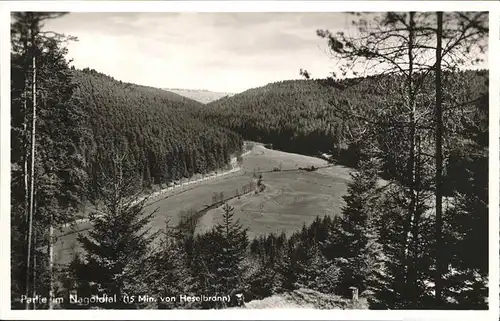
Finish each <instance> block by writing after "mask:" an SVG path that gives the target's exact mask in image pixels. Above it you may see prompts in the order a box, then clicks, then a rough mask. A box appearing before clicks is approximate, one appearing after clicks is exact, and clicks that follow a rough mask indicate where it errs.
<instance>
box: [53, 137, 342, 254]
mask: <svg viewBox="0 0 500 321" xmlns="http://www.w3.org/2000/svg"><path fill="white" fill-rule="evenodd" d="M325 165H328V164H327V162H326V161H325V160H322V159H319V158H314V157H308V156H303V155H297V154H292V153H285V152H280V151H275V150H270V149H266V148H264V147H263V146H261V145H259V144H255V145H254V147H253V150H252V152H251V153H250V154H249V155H246V156H245V157H244V161H243V164H242V170H241V171H239V172H236V173H232V174H229V175H227V176H222V177H220V178H216V179H213V180H208V181H204V182H200V183H198V184H193V185H189V186H186V187H185V188H180V189H178V190H176V191H175V192H172V193H169V194H166V195H162V196H161V197H158V198H156V199H154V200H152V201H151V202H150V203H149V204H148V206H147V207H146V209H145V211H146V213H150V212H151V211H154V210H155V209H157V213H156V214H155V216H154V218H153V220H152V222H151V226H152V228H153V230H157V229H163V228H165V221H166V220H169V221H170V225H171V226H174V225H176V224H177V223H178V222H179V213H180V212H181V211H183V210H190V209H194V210H200V209H201V208H203V207H205V206H207V205H210V204H212V196H213V194H214V193H218V194H220V193H221V192H222V193H223V194H224V198H225V199H226V198H229V197H233V196H235V195H236V193H237V190H238V191H239V192H240V193H241V192H242V187H243V186H244V185H246V184H248V183H249V182H250V181H252V179H253V173H254V171H259V172H264V173H263V174H262V175H263V183H264V184H265V185H266V189H265V190H264V191H263V192H262V193H260V194H258V195H254V194H248V195H245V196H242V197H241V198H240V199H236V198H235V199H234V200H231V201H230V202H229V203H230V205H232V206H234V207H235V216H236V218H238V219H240V221H241V223H242V224H243V225H244V226H245V227H248V228H249V234H250V237H254V236H256V235H259V234H262V233H268V232H280V231H285V232H287V233H289V232H293V231H295V230H297V229H299V228H300V227H302V225H303V224H304V223H306V224H308V223H310V222H311V221H312V220H314V218H315V217H316V216H318V215H319V216H323V215H325V214H327V215H337V214H339V213H340V210H341V206H342V204H343V201H342V196H343V195H344V194H345V192H346V184H347V182H348V181H349V179H350V177H349V172H350V169H348V168H345V167H342V166H332V167H330V168H322V169H319V170H317V171H314V172H305V171H300V170H298V168H299V167H310V166H315V167H320V166H325ZM279 167H281V169H282V171H276V172H272V170H273V169H274V168H279ZM221 216H222V210H221V209H220V208H219V209H215V210H211V211H209V212H208V213H207V214H205V215H204V216H203V217H202V218H201V219H200V221H199V224H198V227H197V230H196V233H202V232H204V231H206V230H208V229H210V228H211V227H212V226H213V225H214V224H216V223H217V222H219V221H220V219H221ZM88 228H90V224H89V223H83V224H79V225H78V226H77V227H74V228H71V227H68V228H66V229H64V230H63V231H62V232H61V233H60V237H58V242H57V244H56V246H55V248H54V253H55V260H56V262H58V263H62V264H64V263H67V262H68V261H69V260H70V259H71V256H72V254H73V253H74V252H75V251H77V250H78V246H77V243H78V242H77V240H76V237H77V233H75V231H81V232H82V233H84V232H85V230H86V229H88ZM64 234H68V235H65V236H62V235H64Z"/></svg>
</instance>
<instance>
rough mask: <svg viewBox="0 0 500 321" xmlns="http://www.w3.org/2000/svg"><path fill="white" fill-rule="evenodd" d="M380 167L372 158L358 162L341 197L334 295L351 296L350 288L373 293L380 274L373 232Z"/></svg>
mask: <svg viewBox="0 0 500 321" xmlns="http://www.w3.org/2000/svg"><path fill="white" fill-rule="evenodd" d="M379 169H380V164H379V163H378V161H376V160H374V159H372V160H369V161H362V162H361V163H360V166H359V170H358V172H356V173H354V174H352V179H353V180H352V182H351V183H350V184H349V186H348V189H347V192H348V194H347V195H346V196H344V200H345V202H346V205H345V206H344V207H343V209H342V218H341V219H340V228H339V231H338V234H337V235H338V242H339V245H338V246H339V248H340V250H341V251H342V252H341V253H339V257H338V258H337V261H338V262H339V265H340V269H341V278H340V279H341V281H340V284H339V286H338V287H337V291H338V293H341V294H343V295H346V296H350V295H351V291H350V290H349V288H350V287H356V288H358V290H359V292H360V293H361V294H363V292H364V291H367V290H368V291H371V290H373V289H372V287H373V286H374V282H375V279H376V275H377V273H380V269H381V268H382V266H381V260H382V258H381V256H382V251H381V248H380V246H379V244H378V243H377V242H378V237H377V231H376V228H375V226H374V224H373V220H374V218H376V217H377V216H378V214H379V212H380V209H379V208H378V204H377V199H378V197H379V192H378V190H377V180H378V173H379Z"/></svg>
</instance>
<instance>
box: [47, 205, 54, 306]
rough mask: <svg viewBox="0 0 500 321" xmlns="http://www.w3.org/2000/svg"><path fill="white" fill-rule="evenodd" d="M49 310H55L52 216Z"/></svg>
mask: <svg viewBox="0 0 500 321" xmlns="http://www.w3.org/2000/svg"><path fill="white" fill-rule="evenodd" d="M49 224H50V225H49V245H48V247H49V248H48V253H49V310H52V309H54V304H53V301H54V300H53V299H54V225H53V222H52V215H51V216H50V223H49Z"/></svg>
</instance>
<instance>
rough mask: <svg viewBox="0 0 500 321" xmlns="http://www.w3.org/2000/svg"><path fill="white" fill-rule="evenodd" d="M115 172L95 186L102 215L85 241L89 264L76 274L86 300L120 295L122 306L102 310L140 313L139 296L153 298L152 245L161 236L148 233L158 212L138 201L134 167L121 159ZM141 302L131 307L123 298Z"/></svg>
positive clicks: (115, 163) (97, 216) (93, 219)
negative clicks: (115, 309)
mask: <svg viewBox="0 0 500 321" xmlns="http://www.w3.org/2000/svg"><path fill="white" fill-rule="evenodd" d="M112 164H113V167H112V170H111V171H109V172H107V173H106V172H104V171H103V172H102V173H101V175H102V176H101V179H99V180H96V181H94V182H93V185H92V186H91V188H90V189H91V191H92V193H91V196H92V198H91V199H93V200H95V201H94V202H95V206H96V208H97V210H96V211H95V212H94V213H92V215H91V217H90V220H91V223H92V229H91V231H90V232H89V233H88V235H80V236H79V238H78V239H79V241H80V243H81V245H82V247H83V250H84V255H83V262H82V263H81V264H80V265H79V266H78V264H76V266H77V268H76V269H75V271H74V273H75V274H76V278H77V280H78V283H79V286H78V290H80V291H84V290H85V288H86V291H87V293H85V292H83V293H82V294H81V295H88V296H90V295H93V294H99V293H101V292H103V293H106V294H108V295H116V296H117V298H118V302H116V303H114V304H107V305H106V304H104V305H101V307H102V308H129V309H130V308H134V307H135V308H137V307H139V306H140V305H139V304H138V302H137V296H138V295H143V294H150V290H149V286H148V284H147V281H148V279H149V278H150V276H149V275H148V273H149V272H148V271H150V269H149V266H148V263H150V260H149V258H150V255H151V244H152V242H153V241H154V239H155V237H156V234H157V233H151V232H150V230H149V229H148V228H147V225H148V224H149V222H150V220H151V218H152V216H153V215H154V214H155V211H153V212H152V213H150V214H148V215H144V214H143V208H144V205H145V202H146V199H143V200H140V201H137V197H136V195H135V194H134V191H135V190H136V189H137V183H138V182H140V180H137V177H136V175H134V171H133V166H132V165H131V164H130V163H129V162H128V161H127V159H126V158H125V156H118V155H117V156H115V159H114V160H113V161H112ZM126 295H128V296H133V295H135V296H136V301H135V302H134V303H132V304H126V303H124V302H123V301H122V297H123V296H126Z"/></svg>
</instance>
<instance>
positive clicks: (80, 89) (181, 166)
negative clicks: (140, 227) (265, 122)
mask: <svg viewBox="0 0 500 321" xmlns="http://www.w3.org/2000/svg"><path fill="white" fill-rule="evenodd" d="M74 73H75V76H74V77H75V78H74V79H75V82H76V84H77V87H76V90H75V93H74V97H75V101H78V104H81V106H82V107H81V108H82V110H83V112H84V113H85V115H86V116H87V117H86V120H87V124H86V125H85V127H86V128H90V129H91V137H89V138H88V142H86V145H85V148H84V149H83V152H84V157H85V159H86V160H89V161H88V163H89V164H88V165H89V173H91V172H92V171H99V166H106V165H105V164H103V163H102V160H101V159H100V158H97V157H104V159H107V158H109V155H110V152H115V151H114V147H116V148H121V147H122V146H126V147H124V150H125V151H126V152H127V153H129V154H130V158H131V160H132V161H133V162H134V164H135V167H136V170H137V172H138V173H140V174H142V177H143V181H144V185H145V186H150V185H151V184H160V185H161V184H167V183H169V182H172V181H174V180H178V179H180V178H184V177H186V178H188V177H191V176H193V175H194V174H197V173H200V174H205V173H207V172H210V171H214V170H217V169H220V168H223V167H224V166H226V165H227V163H228V162H229V159H230V156H231V155H233V156H234V155H235V154H236V153H237V152H239V151H241V147H242V145H243V141H242V139H241V137H240V136H239V135H238V134H235V133H234V132H233V131H230V130H227V129H223V128H221V127H218V126H214V125H212V124H210V123H205V122H203V121H200V120H198V119H195V118H193V117H192V116H191V114H192V113H193V112H194V111H196V110H197V109H200V108H201V107H202V105H201V104H199V103H197V102H195V101H193V100H190V99H187V98H184V97H182V96H179V95H177V94H174V93H170V92H167V91H163V90H159V89H156V88H150V87H144V86H138V85H134V84H129V83H123V82H121V81H117V80H114V79H113V78H112V77H109V76H106V75H103V74H100V73H98V72H96V71H95V70H89V69H84V70H82V71H79V70H75V71H74ZM97 155H98V156H97Z"/></svg>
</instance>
